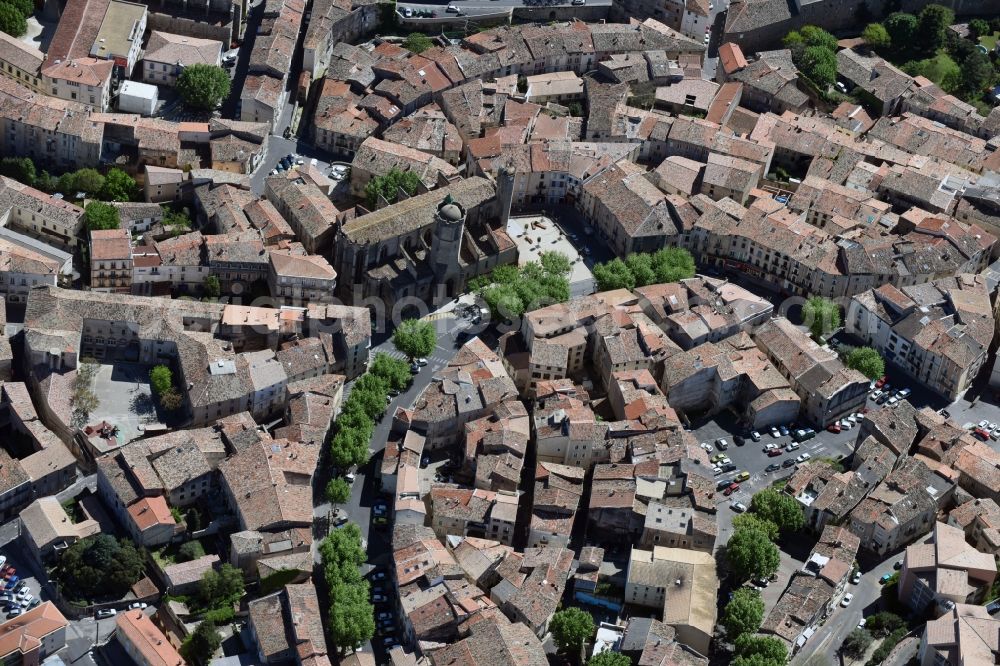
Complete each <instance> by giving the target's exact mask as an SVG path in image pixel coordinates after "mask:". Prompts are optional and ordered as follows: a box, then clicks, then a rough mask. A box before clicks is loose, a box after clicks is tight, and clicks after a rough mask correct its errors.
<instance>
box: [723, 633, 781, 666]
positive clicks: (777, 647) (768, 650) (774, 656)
mask: <svg viewBox="0 0 1000 666" xmlns="http://www.w3.org/2000/svg"><path fill="white" fill-rule="evenodd" d="M734 647H735V648H736V654H737V655H738V656H740V657H744V658H750V657H753V656H757V657H760V658H762V659H765V660H767V661H768V662H770V663H774V664H779V665H781V666H783V665H784V664H785V662H787V661H788V648H787V647H785V644H784V642H783V641H782V640H781V639H780V638H775V637H774V636H755V635H753V634H743V635H741V636H737V638H736V642H735V644H734Z"/></svg>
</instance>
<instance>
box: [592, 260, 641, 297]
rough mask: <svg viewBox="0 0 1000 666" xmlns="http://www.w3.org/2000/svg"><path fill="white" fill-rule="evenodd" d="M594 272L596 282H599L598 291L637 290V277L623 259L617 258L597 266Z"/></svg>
mask: <svg viewBox="0 0 1000 666" xmlns="http://www.w3.org/2000/svg"><path fill="white" fill-rule="evenodd" d="M592 272H593V274H594V281H595V282H597V291H610V290H612V289H635V286H636V284H635V275H633V274H632V271H631V270H630V269H629V267H628V265H627V264H626V263H625V262H624V261H622V260H621V259H618V258H615V259H612V260H611V261H607V262H605V263H603V264H596V265H595V266H594V270H593V271H592Z"/></svg>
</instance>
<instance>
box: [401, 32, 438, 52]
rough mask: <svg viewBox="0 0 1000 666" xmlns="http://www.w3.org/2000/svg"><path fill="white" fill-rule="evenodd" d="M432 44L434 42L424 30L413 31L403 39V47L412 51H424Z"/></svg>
mask: <svg viewBox="0 0 1000 666" xmlns="http://www.w3.org/2000/svg"><path fill="white" fill-rule="evenodd" d="M432 46H434V42H432V41H431V38H430V37H428V36H427V35H425V34H424V33H422V32H411V33H410V34H409V35H407V36H406V39H404V40H403V48H404V49H406V50H407V51H409V52H411V53H423V52H424V51H426V50H427V49H429V48H431V47H432Z"/></svg>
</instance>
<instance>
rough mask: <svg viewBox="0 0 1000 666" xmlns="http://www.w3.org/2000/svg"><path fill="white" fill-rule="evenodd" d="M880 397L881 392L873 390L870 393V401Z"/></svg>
mask: <svg viewBox="0 0 1000 666" xmlns="http://www.w3.org/2000/svg"><path fill="white" fill-rule="evenodd" d="M881 396H882V391H880V390H879V389H875V390H874V391H872V400H878V399H879V398H880V397H881Z"/></svg>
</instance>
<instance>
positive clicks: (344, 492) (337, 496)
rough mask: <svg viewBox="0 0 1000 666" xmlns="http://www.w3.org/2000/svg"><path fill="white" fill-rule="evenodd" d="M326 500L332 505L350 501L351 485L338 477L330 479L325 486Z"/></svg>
mask: <svg viewBox="0 0 1000 666" xmlns="http://www.w3.org/2000/svg"><path fill="white" fill-rule="evenodd" d="M326 499H327V500H329V501H330V502H331V503H332V504H344V503H345V502H347V500H349V499H351V484H349V483H348V482H347V480H346V479H344V478H343V477H340V476H338V477H335V478H333V479H330V481H329V482H328V483H327V484H326Z"/></svg>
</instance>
